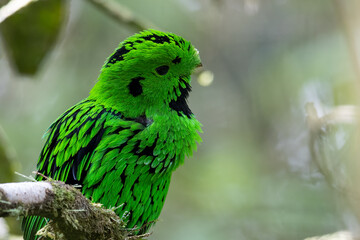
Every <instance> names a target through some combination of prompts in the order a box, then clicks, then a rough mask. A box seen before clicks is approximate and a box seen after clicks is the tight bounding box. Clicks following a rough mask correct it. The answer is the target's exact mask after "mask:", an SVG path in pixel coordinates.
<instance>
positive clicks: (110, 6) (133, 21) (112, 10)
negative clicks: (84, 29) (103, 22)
mask: <svg viewBox="0 0 360 240" xmlns="http://www.w3.org/2000/svg"><path fill="white" fill-rule="evenodd" d="M88 1H89V2H90V3H92V4H93V5H94V6H96V7H97V8H98V9H100V10H101V11H103V12H104V13H106V14H107V15H109V16H110V17H112V18H113V19H115V20H116V21H117V22H119V23H121V24H126V25H128V26H130V27H132V28H135V29H136V30H137V31H141V30H144V29H148V28H154V26H153V25H152V24H148V23H147V22H145V21H141V20H140V19H138V18H136V17H135V16H134V14H133V13H132V12H131V11H130V10H129V9H127V8H126V7H124V6H122V5H120V4H119V3H117V2H114V1H106V0H88Z"/></svg>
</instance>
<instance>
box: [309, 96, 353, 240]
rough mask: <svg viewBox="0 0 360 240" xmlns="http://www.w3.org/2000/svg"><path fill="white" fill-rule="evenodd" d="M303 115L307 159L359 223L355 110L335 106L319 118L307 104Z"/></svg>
mask: <svg viewBox="0 0 360 240" xmlns="http://www.w3.org/2000/svg"><path fill="white" fill-rule="evenodd" d="M306 113H307V124H308V128H309V130H310V139H309V148H310V153H311V158H312V160H313V162H314V163H315V165H316V166H317V168H318V170H319V172H320V173H321V174H322V175H323V176H324V178H325V180H326V182H327V183H328V185H329V186H331V187H332V188H333V189H335V193H336V195H337V196H338V197H339V199H342V200H345V201H346V202H347V203H348V204H347V205H348V206H349V207H350V209H351V210H352V212H354V213H355V215H356V217H357V220H358V222H359V220H360V204H359V203H360V191H359V188H358V182H359V180H360V179H359V174H358V169H359V166H360V164H359V156H360V154H359V147H358V143H359V141H358V140H359V134H358V131H357V129H358V123H359V116H360V111H359V108H358V107H355V106H351V105H347V106H345V105H343V106H337V107H335V108H333V109H332V110H331V112H330V113H328V114H326V115H324V116H319V115H318V113H317V110H316V109H315V107H314V104H313V103H307V105H306ZM321 239H322V238H321ZM325 239H327V238H325ZM329 239H332V238H329ZM334 239H342V238H334ZM344 239H348V238H344ZM350 239H352V238H350Z"/></svg>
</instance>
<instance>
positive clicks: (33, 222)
mask: <svg viewBox="0 0 360 240" xmlns="http://www.w3.org/2000/svg"><path fill="white" fill-rule="evenodd" d="M46 223H47V220H46V218H44V217H38V216H30V217H24V219H23V220H22V223H21V228H22V230H23V232H24V234H23V237H24V240H37V239H39V236H36V233H37V232H38V231H39V229H41V228H43V227H44V226H45V225H46Z"/></svg>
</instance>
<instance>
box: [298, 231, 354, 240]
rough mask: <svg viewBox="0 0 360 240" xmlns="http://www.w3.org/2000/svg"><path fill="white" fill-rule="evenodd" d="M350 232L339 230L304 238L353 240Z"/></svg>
mask: <svg viewBox="0 0 360 240" xmlns="http://www.w3.org/2000/svg"><path fill="white" fill-rule="evenodd" d="M355 239H356V238H355V237H354V236H353V234H352V233H351V232H347V231H341V232H336V233H332V234H328V235H324V236H319V237H311V238H306V239H305V240H355Z"/></svg>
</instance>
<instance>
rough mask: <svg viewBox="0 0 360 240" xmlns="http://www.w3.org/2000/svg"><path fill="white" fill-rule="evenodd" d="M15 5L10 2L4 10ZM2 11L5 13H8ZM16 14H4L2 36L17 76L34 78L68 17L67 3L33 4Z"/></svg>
mask: <svg viewBox="0 0 360 240" xmlns="http://www.w3.org/2000/svg"><path fill="white" fill-rule="evenodd" d="M17 2H18V1H15V0H12V1H10V2H9V3H8V5H6V6H9V5H11V4H12V3H13V4H14V5H15V3H17ZM18 5H19V6H20V4H18ZM25 6H26V7H25ZM4 8H5V6H4V7H3V8H1V9H2V10H4V12H5V10H7V9H9V8H5V9H4ZM17 10H18V11H10V10H7V12H9V13H12V15H11V14H10V15H9V14H7V16H8V18H7V19H6V20H5V21H4V22H2V23H1V25H0V31H1V36H2V38H3V41H4V45H5V49H6V53H7V56H8V58H9V60H11V61H9V62H11V65H12V66H13V67H14V69H16V71H17V72H18V73H20V74H25V75H35V74H36V73H37V72H38V70H39V68H40V66H41V64H42V63H43V62H44V59H45V57H46V56H47V55H48V53H49V52H51V50H52V49H53V47H54V45H55V43H56V42H57V39H58V36H59V33H60V30H61V29H62V26H63V23H64V21H65V19H66V16H67V14H66V10H67V7H66V1H65V0H51V1H44V0H43V1H33V3H32V4H27V5H25V4H23V5H22V7H20V8H18V9H17ZM13 13H16V14H13ZM24 53H26V54H24Z"/></svg>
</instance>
